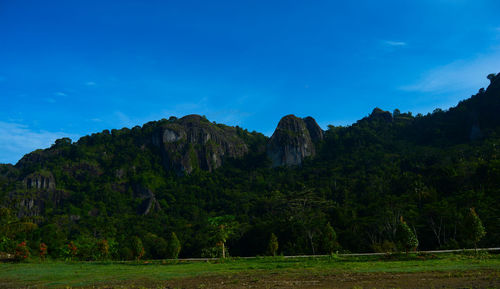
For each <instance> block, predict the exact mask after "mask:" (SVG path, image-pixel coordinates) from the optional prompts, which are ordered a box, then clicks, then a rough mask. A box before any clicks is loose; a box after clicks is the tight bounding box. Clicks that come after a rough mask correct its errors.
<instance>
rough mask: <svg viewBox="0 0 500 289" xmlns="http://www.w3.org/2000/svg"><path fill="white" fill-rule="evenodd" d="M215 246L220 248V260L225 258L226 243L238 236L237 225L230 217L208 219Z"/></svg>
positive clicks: (233, 218) (232, 217)
mask: <svg viewBox="0 0 500 289" xmlns="http://www.w3.org/2000/svg"><path fill="white" fill-rule="evenodd" d="M208 223H209V224H210V226H211V232H212V238H213V239H214V241H215V245H216V246H219V247H222V258H225V257H226V241H227V240H228V239H229V238H232V237H234V236H235V235H236V234H238V231H239V229H240V227H239V223H238V222H237V221H236V220H235V217H234V216H232V215H225V216H217V217H213V218H209V219H208Z"/></svg>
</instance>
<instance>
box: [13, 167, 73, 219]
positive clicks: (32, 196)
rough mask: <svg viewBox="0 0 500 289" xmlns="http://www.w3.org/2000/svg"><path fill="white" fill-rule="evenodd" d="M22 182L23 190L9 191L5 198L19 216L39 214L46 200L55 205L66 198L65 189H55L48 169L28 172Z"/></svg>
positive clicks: (54, 183)
mask: <svg viewBox="0 0 500 289" xmlns="http://www.w3.org/2000/svg"><path fill="white" fill-rule="evenodd" d="M22 183H23V185H24V190H20V191H13V192H10V193H9V194H8V198H7V200H8V202H10V204H11V205H12V206H14V207H16V208H17V216H18V217H19V218H22V217H33V216H41V215H42V214H43V211H44V209H45V206H46V203H47V202H50V203H52V206H54V207H57V206H59V205H60V204H61V203H62V202H63V201H64V200H65V199H67V198H68V194H67V193H66V192H65V191H61V190H56V182H55V179H54V176H53V175H52V173H51V172H48V171H37V172H34V173H32V174H29V175H28V176H26V177H25V178H24V179H23V180H22Z"/></svg>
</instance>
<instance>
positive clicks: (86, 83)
mask: <svg viewBox="0 0 500 289" xmlns="http://www.w3.org/2000/svg"><path fill="white" fill-rule="evenodd" d="M85 85H86V86H95V85H97V83H95V82H93V81H87V82H85Z"/></svg>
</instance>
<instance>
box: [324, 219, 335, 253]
mask: <svg viewBox="0 0 500 289" xmlns="http://www.w3.org/2000/svg"><path fill="white" fill-rule="evenodd" d="M336 247H337V233H336V232H335V230H334V229H333V227H332V225H330V222H328V223H326V225H325V228H324V229H323V248H324V250H325V252H326V253H327V254H330V255H331V254H333V253H334V252H335V249H336Z"/></svg>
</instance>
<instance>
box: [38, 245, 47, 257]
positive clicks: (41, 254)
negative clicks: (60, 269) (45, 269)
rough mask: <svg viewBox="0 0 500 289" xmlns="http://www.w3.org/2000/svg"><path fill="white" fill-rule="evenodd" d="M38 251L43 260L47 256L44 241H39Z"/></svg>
mask: <svg viewBox="0 0 500 289" xmlns="http://www.w3.org/2000/svg"><path fill="white" fill-rule="evenodd" d="M38 253H39V255H40V259H42V260H45V258H46V257H47V245H46V244H45V243H40V246H39V249H38Z"/></svg>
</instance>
